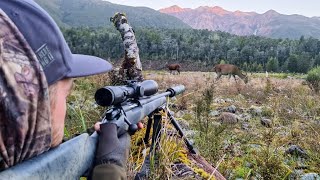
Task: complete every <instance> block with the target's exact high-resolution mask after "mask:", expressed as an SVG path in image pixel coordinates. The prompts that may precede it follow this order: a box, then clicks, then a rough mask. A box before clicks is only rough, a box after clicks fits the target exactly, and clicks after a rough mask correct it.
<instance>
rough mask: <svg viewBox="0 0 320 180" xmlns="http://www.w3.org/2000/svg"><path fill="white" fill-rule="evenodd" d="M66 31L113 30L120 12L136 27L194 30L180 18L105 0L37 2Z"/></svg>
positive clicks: (49, 0) (37, 0)
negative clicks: (102, 28)
mask: <svg viewBox="0 0 320 180" xmlns="http://www.w3.org/2000/svg"><path fill="white" fill-rule="evenodd" d="M35 1H36V2H37V3H38V4H40V5H41V6H42V7H43V8H44V9H45V10H46V11H48V13H49V14H50V15H51V16H52V17H53V18H54V20H55V21H56V22H57V23H58V25H59V26H62V27H79V26H88V27H100V26H103V27H104V26H106V27H111V26H112V23H111V22H109V18H110V17H112V16H113V15H114V14H115V13H116V12H124V13H126V14H127V17H128V19H129V22H130V23H131V24H132V26H133V27H155V28H169V29H176V28H181V29H184V28H191V27H190V26H189V25H187V24H185V23H183V22H182V21H181V20H179V19H178V18H176V17H172V16H171V15H167V14H164V13H160V12H158V11H156V10H154V9H151V8H147V7H131V6H125V5H119V4H113V3H111V2H108V1H102V0H35Z"/></svg>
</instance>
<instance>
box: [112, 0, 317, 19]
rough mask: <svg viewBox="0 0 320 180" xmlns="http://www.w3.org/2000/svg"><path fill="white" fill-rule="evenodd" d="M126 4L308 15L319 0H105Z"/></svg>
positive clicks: (313, 12) (159, 7)
mask: <svg viewBox="0 0 320 180" xmlns="http://www.w3.org/2000/svg"><path fill="white" fill-rule="evenodd" d="M107 1H109V2H112V3H116V4H122V5H128V6H145V7H150V8H152V9H155V10H158V9H161V8H165V7H169V6H172V5H178V6H180V7H182V8H197V7H199V6H220V7H222V8H223V9H225V10H228V11H236V10H240V11H244V12H251V11H254V12H257V13H260V14H261V13H264V12H266V11H268V10H270V9H273V10H275V11H277V12H279V13H281V14H301V15H304V16H308V17H313V16H320V0H107Z"/></svg>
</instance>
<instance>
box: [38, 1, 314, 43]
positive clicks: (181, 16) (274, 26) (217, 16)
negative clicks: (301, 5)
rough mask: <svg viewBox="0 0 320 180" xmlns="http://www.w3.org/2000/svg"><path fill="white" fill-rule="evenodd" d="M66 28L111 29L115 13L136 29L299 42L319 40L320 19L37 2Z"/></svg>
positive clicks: (98, 3) (271, 13)
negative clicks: (209, 32) (202, 31)
mask: <svg viewBox="0 0 320 180" xmlns="http://www.w3.org/2000/svg"><path fill="white" fill-rule="evenodd" d="M35 1H36V2H38V3H39V4H40V5H41V6H42V7H43V8H44V9H46V10H47V11H48V12H49V14H51V16H52V17H53V18H54V19H55V20H56V22H57V23H58V24H59V25H60V26H63V27H79V26H88V27H100V26H103V27H111V26H112V23H111V22H109V18H110V17H112V16H113V15H114V14H115V13H116V12H124V13H126V14H127V17H128V19H129V22H130V24H131V25H132V26H133V27H135V28H136V27H143V28H144V27H153V28H165V29H185V28H186V29H189V28H194V29H209V30H220V31H224V32H229V33H232V34H236V35H258V36H266V37H272V38H291V39H297V38H300V37H301V36H302V35H304V36H306V37H308V36H312V37H315V38H320V17H312V18H308V17H305V16H301V15H283V14H280V13H278V12H276V11H274V10H269V11H267V12H265V13H263V14H258V13H255V12H241V11H235V12H231V11H227V10H224V9H223V8H221V7H218V6H215V7H208V6H201V7H198V8H196V9H190V8H180V7H179V6H171V7H169V8H165V9H161V10H159V11H156V10H153V9H151V8H147V7H131V6H124V5H118V4H113V3H110V2H107V1H103V0H35Z"/></svg>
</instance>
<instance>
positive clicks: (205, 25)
mask: <svg viewBox="0 0 320 180" xmlns="http://www.w3.org/2000/svg"><path fill="white" fill-rule="evenodd" d="M177 9H179V11H176V10H177ZM159 12H162V13H166V14H169V15H172V16H175V17H177V18H179V19H180V20H182V21H183V22H185V23H186V24H189V25H190V26H191V27H192V28H194V29H208V30H220V31H224V32H228V33H232V34H236V35H241V36H249V35H258V36H265V37H272V38H290V39H298V38H300V37H301V36H307V37H309V36H312V37H316V38H320V18H319V17H313V18H309V17H305V16H302V15H298V14H293V15H284V14H281V13H278V12H277V11H275V10H272V9H271V10H268V11H266V12H264V13H261V14H259V13H256V12H242V11H239V10H237V11H228V10H225V9H223V8H221V7H219V6H214V7H209V6H200V7H198V8H194V9H190V8H181V7H179V6H176V5H175V6H171V7H168V8H163V9H160V10H159Z"/></svg>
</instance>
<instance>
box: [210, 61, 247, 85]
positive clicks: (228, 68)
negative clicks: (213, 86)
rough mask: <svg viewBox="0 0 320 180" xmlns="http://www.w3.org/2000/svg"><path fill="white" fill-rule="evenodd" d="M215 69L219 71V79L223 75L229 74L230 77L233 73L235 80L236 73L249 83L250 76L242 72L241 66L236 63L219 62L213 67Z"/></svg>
mask: <svg viewBox="0 0 320 180" xmlns="http://www.w3.org/2000/svg"><path fill="white" fill-rule="evenodd" d="M213 71H214V72H216V73H217V75H218V76H217V80H218V79H219V78H220V77H221V76H222V75H229V79H230V77H231V75H232V76H233V77H234V79H235V81H237V79H236V75H238V76H239V77H240V78H241V79H242V80H243V81H244V82H245V83H248V76H247V74H246V75H244V74H242V72H241V70H240V68H238V67H237V66H235V65H232V64H218V65H215V66H214V67H213Z"/></svg>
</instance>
